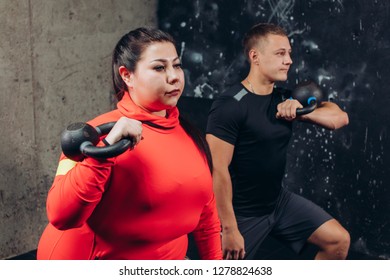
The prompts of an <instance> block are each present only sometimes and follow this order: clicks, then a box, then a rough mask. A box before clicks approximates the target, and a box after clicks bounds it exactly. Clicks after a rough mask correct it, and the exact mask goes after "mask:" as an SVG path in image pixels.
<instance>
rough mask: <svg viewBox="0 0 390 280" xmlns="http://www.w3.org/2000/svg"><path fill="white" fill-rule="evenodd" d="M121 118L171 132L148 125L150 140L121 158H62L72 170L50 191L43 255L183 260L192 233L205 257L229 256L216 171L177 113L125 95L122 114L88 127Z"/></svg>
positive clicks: (41, 245) (146, 137)
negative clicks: (153, 109) (161, 112)
mask: <svg viewBox="0 0 390 280" xmlns="http://www.w3.org/2000/svg"><path fill="white" fill-rule="evenodd" d="M122 116H125V117H128V118H132V119H136V120H139V121H150V122H153V123H154V124H157V125H158V126H161V127H164V128H165V129H162V128H156V127H152V126H149V125H145V124H144V125H143V133H142V135H143V137H144V139H143V140H142V141H141V142H140V143H139V144H138V145H137V146H136V147H135V149H134V150H129V151H126V152H124V153H123V154H121V155H119V156H117V157H115V158H109V159H103V160H101V159H99V160H97V159H93V158H86V159H84V160H83V161H81V162H78V163H75V162H71V161H70V160H69V159H67V158H66V157H65V156H64V155H63V154H62V155H61V158H60V164H59V166H60V165H61V164H62V163H64V162H68V164H69V162H70V166H71V167H69V168H68V169H69V170H66V171H65V172H59V173H58V172H57V175H56V176H55V178H54V182H53V185H52V187H51V189H50V190H49V193H48V198H47V215H48V219H49V222H50V223H49V224H48V226H47V227H46V229H45V231H44V233H43V235H42V237H41V239H40V242H39V245H38V253H37V258H38V259H78V260H80V259H138V260H143V259H153V260H162V259H179V260H182V259H184V258H185V255H186V252H187V244H188V239H187V234H189V233H191V232H192V233H193V234H194V239H195V242H196V244H197V247H198V250H199V254H200V257H201V258H202V259H222V252H221V240H220V223H219V219H218V215H217V210H216V205H215V200H214V194H213V191H212V178H211V174H210V171H209V168H208V165H207V161H206V159H205V157H204V156H203V155H202V154H201V152H200V151H199V150H198V148H197V147H196V145H195V143H194V142H193V141H192V139H191V138H190V137H189V136H188V135H187V134H186V132H185V131H184V130H183V128H182V127H181V125H180V124H179V120H178V116H179V111H178V109H177V108H176V107H175V108H173V109H172V110H168V117H167V118H164V117H159V116H155V115H152V114H150V113H148V112H146V111H144V110H143V109H141V108H140V107H138V106H136V105H135V104H134V103H133V101H132V100H131V98H130V96H129V94H128V93H125V95H124V96H123V98H122V100H121V101H119V102H118V106H117V109H116V110H114V111H111V112H108V113H106V114H103V115H101V116H99V117H97V118H95V119H94V120H92V121H90V122H89V123H90V124H91V125H93V126H97V125H100V124H103V123H107V122H112V121H117V120H118V119H119V118H120V117H122ZM99 145H101V143H100V144H99Z"/></svg>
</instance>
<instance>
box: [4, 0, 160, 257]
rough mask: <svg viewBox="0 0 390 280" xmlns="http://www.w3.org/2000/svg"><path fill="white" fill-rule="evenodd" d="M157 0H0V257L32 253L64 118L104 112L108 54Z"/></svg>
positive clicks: (151, 20) (150, 20)
mask: <svg viewBox="0 0 390 280" xmlns="http://www.w3.org/2000/svg"><path fill="white" fill-rule="evenodd" d="M156 9H157V0H146V1H141V0H111V1H105V0H56V1H44V0H34V1H32V0H1V1H0V34H1V35H0V127H1V129H2V133H1V137H0V139H1V141H0V143H1V145H0V259H2V258H3V259H4V258H8V257H12V256H14V255H18V254H21V253H24V252H26V251H29V250H33V249H35V248H36V246H37V242H38V240H39V237H40V234H41V232H42V230H43V229H44V227H45V225H46V223H47V219H46V212H45V202H46V196H47V191H48V189H49V188H50V186H51V182H52V179H53V176H54V173H55V169H56V166H57V161H58V156H59V153H60V146H59V139H60V138H59V135H60V133H61V132H62V130H63V129H64V128H65V127H66V126H67V125H68V124H70V123H72V122H76V121H86V120H88V119H90V118H92V117H93V116H95V115H97V114H100V113H102V112H105V111H107V110H109V109H110V108H111V107H112V101H111V95H110V90H111V80H110V63H111V51H112V49H113V48H114V45H115V43H116V42H117V41H118V39H119V38H120V37H121V36H122V35H123V34H124V33H125V32H127V31H129V30H130V29H133V28H136V27H138V26H142V25H151V26H155V25H156V22H157V19H156Z"/></svg>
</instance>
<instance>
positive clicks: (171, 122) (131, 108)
mask: <svg viewBox="0 0 390 280" xmlns="http://www.w3.org/2000/svg"><path fill="white" fill-rule="evenodd" d="M117 108H118V110H119V111H120V112H121V113H122V114H123V115H124V116H126V117H128V118H132V119H136V120H139V121H140V122H142V123H145V124H147V125H149V126H153V127H156V128H161V129H172V128H175V127H176V126H177V125H178V124H179V110H178V109H177V107H176V106H175V107H174V108H172V109H168V110H167V115H168V116H167V117H160V116H156V115H153V114H151V113H149V112H147V111H145V110H144V109H142V108H140V107H139V106H137V105H136V104H135V103H134V102H133V100H132V99H131V97H130V94H129V93H128V92H125V93H124V95H123V97H122V99H121V100H120V101H119V102H118V104H117Z"/></svg>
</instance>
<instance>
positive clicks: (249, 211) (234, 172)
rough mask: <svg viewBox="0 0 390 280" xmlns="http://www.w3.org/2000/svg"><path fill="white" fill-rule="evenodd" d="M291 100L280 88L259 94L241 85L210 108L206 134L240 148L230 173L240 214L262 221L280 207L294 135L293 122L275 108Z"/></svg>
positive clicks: (235, 207) (235, 150) (236, 150)
mask: <svg viewBox="0 0 390 280" xmlns="http://www.w3.org/2000/svg"><path fill="white" fill-rule="evenodd" d="M290 95H291V93H290V92H289V91H286V90H282V89H278V88H275V89H274V91H273V92H272V94H268V95H256V94H253V93H251V92H249V91H248V90H247V89H246V88H245V87H244V86H243V85H242V84H238V85H236V86H233V87H232V88H230V89H229V90H227V91H226V92H225V93H223V94H222V95H221V96H219V97H218V98H217V99H216V100H215V101H214V102H213V104H212V106H211V109H210V112H209V117H208V123H207V129H206V133H208V134H212V135H214V136H216V137H218V138H220V139H222V140H224V141H226V142H228V143H230V144H232V145H234V146H235V148H234V153H233V158H232V162H231V164H230V166H229V171H230V176H231V178H232V184H233V207H234V210H235V214H236V215H239V216H261V215H264V214H267V213H270V212H271V211H272V210H273V208H274V206H275V202H276V199H277V197H278V195H279V192H280V189H281V187H282V179H283V176H284V172H285V166H286V156H287V146H288V143H289V141H290V138H291V134H292V132H291V129H292V124H291V122H288V121H285V120H279V119H276V116H275V115H276V111H277V110H276V106H277V104H279V103H280V102H282V101H283V100H285V99H286V98H289V97H290Z"/></svg>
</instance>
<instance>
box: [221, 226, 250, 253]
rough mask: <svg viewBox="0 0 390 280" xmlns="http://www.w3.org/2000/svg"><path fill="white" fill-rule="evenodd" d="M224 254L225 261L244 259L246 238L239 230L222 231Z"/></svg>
mask: <svg viewBox="0 0 390 280" xmlns="http://www.w3.org/2000/svg"><path fill="white" fill-rule="evenodd" d="M222 253H223V259H224V260H242V259H244V257H245V246H244V238H243V237H242V235H241V233H240V232H239V230H238V229H233V230H223V231H222Z"/></svg>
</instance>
